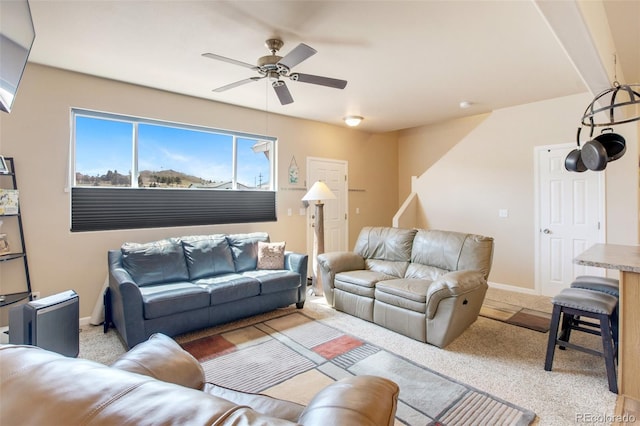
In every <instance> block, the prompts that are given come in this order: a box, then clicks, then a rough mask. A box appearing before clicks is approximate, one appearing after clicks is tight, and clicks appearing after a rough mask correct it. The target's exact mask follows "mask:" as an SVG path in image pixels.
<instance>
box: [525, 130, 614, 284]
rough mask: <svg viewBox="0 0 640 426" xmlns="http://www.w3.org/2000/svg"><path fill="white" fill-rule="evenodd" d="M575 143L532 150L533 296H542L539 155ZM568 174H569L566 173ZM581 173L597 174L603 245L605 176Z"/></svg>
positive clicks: (565, 147) (600, 230)
mask: <svg viewBox="0 0 640 426" xmlns="http://www.w3.org/2000/svg"><path fill="white" fill-rule="evenodd" d="M575 147H576V143H575V142H574V143H562V144H554V145H540V146H535V147H534V148H533V163H534V167H533V185H534V210H535V211H534V229H533V232H534V242H535V248H534V250H535V254H534V274H535V277H534V292H535V294H542V282H541V281H542V271H541V270H540V268H541V267H542V266H541V261H540V250H541V243H540V238H541V233H542V224H541V223H540V204H541V200H540V184H541V182H540V179H541V177H540V172H539V171H538V170H539V167H540V161H539V153H540V151H544V150H560V149H562V150H565V149H571V148H575ZM567 173H570V172H567ZM583 173H598V188H599V192H598V197H599V199H600V206H599V208H598V217H599V218H600V229H599V230H598V231H599V232H598V240H599V241H597V242H598V243H603V242H605V241H606V240H607V217H606V175H605V172H604V171H603V172H592V171H591V170H587V171H585V172H583Z"/></svg>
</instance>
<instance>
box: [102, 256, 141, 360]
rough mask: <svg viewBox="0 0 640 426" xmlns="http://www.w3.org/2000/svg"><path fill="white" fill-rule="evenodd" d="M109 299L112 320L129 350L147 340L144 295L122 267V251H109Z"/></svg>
mask: <svg viewBox="0 0 640 426" xmlns="http://www.w3.org/2000/svg"><path fill="white" fill-rule="evenodd" d="M107 259H108V265H109V289H110V291H109V297H110V298H111V300H110V302H111V320H112V321H113V323H114V324H115V325H116V327H117V328H118V331H119V333H120V336H121V337H122V339H123V340H124V343H125V345H126V346H127V349H130V348H132V347H133V346H135V345H136V344H138V343H140V342H142V341H143V340H145V332H144V315H143V312H142V307H143V303H142V293H140V288H139V287H138V284H136V282H135V281H134V280H133V277H132V276H131V275H130V274H129V273H128V272H127V271H126V270H125V269H124V268H123V267H122V253H121V252H120V250H109V252H108V255H107Z"/></svg>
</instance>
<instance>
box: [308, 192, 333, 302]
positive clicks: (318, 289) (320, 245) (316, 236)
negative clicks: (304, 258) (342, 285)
mask: <svg viewBox="0 0 640 426" xmlns="http://www.w3.org/2000/svg"><path fill="white" fill-rule="evenodd" d="M335 198H336V196H335V195H334V194H333V192H331V190H330V189H329V187H328V186H327V184H326V183H324V182H322V181H317V182H316V183H314V184H313V186H312V187H311V189H309V192H307V193H306V194H305V196H304V197H302V201H309V202H310V201H315V202H316V210H315V213H314V216H313V219H314V222H313V255H312V257H311V261H312V265H313V277H312V283H313V285H312V290H313V294H314V295H316V296H322V293H323V292H322V283H321V282H320V275H319V271H318V255H319V254H321V253H324V203H323V201H324V200H334V199H335Z"/></svg>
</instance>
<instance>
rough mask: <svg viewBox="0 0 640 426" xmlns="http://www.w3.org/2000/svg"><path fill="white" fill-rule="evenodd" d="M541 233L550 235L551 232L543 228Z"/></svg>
mask: <svg viewBox="0 0 640 426" xmlns="http://www.w3.org/2000/svg"><path fill="white" fill-rule="evenodd" d="M542 232H543V233H545V234H550V233H551V230H550V229H549V228H544V229H543V230H542Z"/></svg>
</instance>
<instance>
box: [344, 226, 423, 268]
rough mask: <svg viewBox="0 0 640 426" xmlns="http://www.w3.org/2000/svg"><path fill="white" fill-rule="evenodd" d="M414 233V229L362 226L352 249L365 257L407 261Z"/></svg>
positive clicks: (409, 258) (409, 257)
mask: <svg viewBox="0 0 640 426" xmlns="http://www.w3.org/2000/svg"><path fill="white" fill-rule="evenodd" d="M415 234H416V230H415V229H402V228H387V227H364V228H362V230H361V231H360V234H359V235H358V240H357V241H356V245H355V248H354V250H353V251H354V252H356V253H358V254H359V255H360V256H362V257H364V258H366V259H384V260H394V261H400V262H409V261H410V260H411V247H412V242H413V237H414V235H415Z"/></svg>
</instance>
